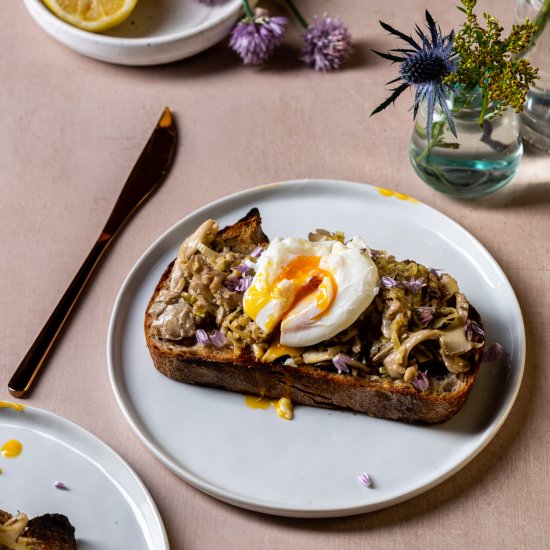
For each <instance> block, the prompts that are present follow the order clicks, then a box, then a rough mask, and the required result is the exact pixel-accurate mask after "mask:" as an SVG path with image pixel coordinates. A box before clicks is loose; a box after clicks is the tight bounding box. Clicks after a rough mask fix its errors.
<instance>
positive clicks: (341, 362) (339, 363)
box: [332, 353, 353, 374]
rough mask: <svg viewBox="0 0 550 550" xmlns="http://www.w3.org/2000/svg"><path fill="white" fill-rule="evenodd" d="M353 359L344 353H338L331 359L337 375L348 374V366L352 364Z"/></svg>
mask: <svg viewBox="0 0 550 550" xmlns="http://www.w3.org/2000/svg"><path fill="white" fill-rule="evenodd" d="M352 361H353V359H352V358H351V357H350V356H349V355H346V354H345V353H339V354H338V355H336V356H335V357H333V358H332V363H333V365H334V366H335V367H336V370H337V371H338V374H341V373H342V372H349V368H348V366H349V365H350V364H351V363H352Z"/></svg>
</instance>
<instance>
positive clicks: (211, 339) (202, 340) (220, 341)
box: [195, 328, 227, 348]
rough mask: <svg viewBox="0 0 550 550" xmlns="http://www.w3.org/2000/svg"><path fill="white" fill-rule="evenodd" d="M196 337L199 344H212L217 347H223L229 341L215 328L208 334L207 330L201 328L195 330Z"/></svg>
mask: <svg viewBox="0 0 550 550" xmlns="http://www.w3.org/2000/svg"><path fill="white" fill-rule="evenodd" d="M195 338H196V339H197V342H198V343H199V344H203V345H207V344H210V345H212V346H214V347H215V348H223V346H225V343H226V342H227V339H226V338H225V336H224V335H223V334H222V333H221V332H220V331H219V330H213V331H212V332H211V333H210V335H208V334H207V332H206V331H205V330H202V328H199V329H197V330H196V331H195Z"/></svg>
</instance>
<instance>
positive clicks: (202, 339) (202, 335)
mask: <svg viewBox="0 0 550 550" xmlns="http://www.w3.org/2000/svg"><path fill="white" fill-rule="evenodd" d="M195 338H196V339H197V343H199V344H208V342H209V341H210V339H209V338H208V334H206V331H205V330H202V328H199V329H197V330H196V331H195Z"/></svg>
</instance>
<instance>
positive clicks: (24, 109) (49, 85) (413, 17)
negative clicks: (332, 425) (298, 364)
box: [0, 0, 550, 550]
mask: <svg viewBox="0 0 550 550" xmlns="http://www.w3.org/2000/svg"><path fill="white" fill-rule="evenodd" d="M300 4H301V5H302V7H303V11H304V13H306V14H313V13H321V12H323V11H325V10H326V11H329V12H331V13H333V14H335V13H340V14H341V15H342V17H343V19H344V20H345V21H347V22H348V24H349V26H350V28H351V31H352V33H353V36H354V38H355V46H356V51H355V55H354V57H353V59H352V62H351V63H350V64H349V66H348V67H347V68H346V70H343V71H341V72H337V73H333V74H317V73H315V72H313V71H311V70H309V69H307V68H304V67H302V66H301V65H300V64H299V63H298V62H296V61H294V59H295V53H296V52H295V50H296V48H298V44H299V43H298V40H299V39H298V34H297V32H296V31H292V32H291V34H290V38H289V39H288V45H287V46H285V48H284V49H282V50H281V51H280V52H279V53H278V54H277V55H276V56H275V57H274V59H273V62H272V63H271V64H269V65H268V66H266V67H264V68H259V69H258V68H245V67H243V66H241V65H240V63H239V61H238V59H237V58H236V57H235V56H234V55H233V54H232V52H230V51H229V50H228V48H227V45H226V44H225V43H222V44H220V45H218V46H216V47H214V48H212V49H211V50H209V51H207V52H204V53H202V54H200V55H197V56H196V57H194V58H192V59H188V60H186V61H182V62H179V63H176V64H172V65H168V66H162V67H151V68H129V67H120V66H114V65H108V64H104V63H100V62H97V61H94V60H92V59H88V58H86V57H82V56H80V55H77V54H75V53H73V52H72V51H70V50H68V49H66V48H65V47H63V46H62V45H60V44H59V43H57V42H56V41H55V40H53V39H52V38H50V37H49V36H47V35H46V34H45V33H44V32H42V30H41V29H40V28H39V27H38V26H37V25H36V24H35V23H34V21H33V20H32V19H31V17H30V16H29V14H28V13H27V12H26V10H25V8H24V6H23V3H22V2H20V1H14V0H11V1H6V0H4V1H3V2H0V20H1V21H2V23H3V25H2V31H1V32H0V186H1V187H0V188H1V192H2V200H1V202H0V230H1V233H0V234H1V240H0V284H1V287H0V303H1V314H0V326H1V330H0V342H1V350H2V359H1V364H2V367H1V371H0V399H9V394H8V391H7V387H6V386H7V382H8V379H9V377H10V375H11V373H12V371H13V369H14V368H15V367H16V365H17V364H18V362H19V361H20V360H21V358H22V357H23V355H24V354H25V352H26V350H27V349H28V347H29V346H30V344H31V343H32V341H33V340H34V337H35V336H36V334H37V333H38V331H39V330H40V328H41V327H42V325H43V323H44V322H45V320H46V319H47V317H48V315H49V314H50V312H51V311H52V309H53V307H54V306H55V304H56V303H57V300H58V299H59V297H60V296H61V294H62V292H63V291H64V289H65V288H66V286H67V284H68V283H69V281H70V280H71V279H72V276H73V275H74V273H75V272H76V270H77V268H78V267H79V266H80V263H81V261H82V260H83V258H84V257H85V255H86V253H87V251H88V250H89V248H90V246H91V245H92V243H93V242H94V240H95V238H96V237H97V235H98V233H99V231H100V229H101V228H102V226H103V224H104V222H105V220H106V217H107V214H108V212H109V211H110V209H111V206H112V205H113V203H114V200H115V199H116V197H117V195H118V192H119V190H120V188H121V186H122V183H123V182H124V181H125V179H126V176H127V175H128V173H129V171H130V169H131V167H132V165H133V163H134V161H135V160H136V158H137V155H138V153H139V152H140V151H141V148H142V146H143V144H144V142H145V140H146V138H147V136H148V135H149V133H150V131H151V129H152V125H153V124H154V123H155V121H156V120H157V118H158V116H159V115H160V112H161V111H162V108H163V107H164V106H165V105H169V106H170V107H171V108H172V109H173V110H174V112H175V113H176V116H177V120H178V126H179V132H180V145H179V148H178V154H177V158H176V162H175V165H174V167H173V170H172V172H171V174H170V177H169V178H168V180H167V181H166V183H165V184H164V186H163V187H162V189H161V190H160V191H159V192H158V193H157V194H156V195H155V196H154V197H153V198H152V199H151V200H150V201H149V202H148V203H147V204H146V205H145V206H144V207H143V208H142V210H141V211H140V212H139V213H138V215H137V216H136V217H135V218H134V219H133V221H132V222H131V224H130V225H128V227H127V228H126V229H125V231H124V232H123V233H122V234H121V235H120V238H119V239H118V240H117V242H116V243H115V245H114V246H113V248H112V249H111V251H110V253H109V254H108V256H107V257H106V259H105V261H104V262H103V265H102V268H101V270H100V271H99V272H98V274H97V276H96V277H95V280H94V281H93V284H92V285H91V287H90V288H89V290H88V292H87V293H86V294H85V296H84V298H83V300H82V301H81V302H80V305H79V307H78V310H77V311H76V313H75V314H74V315H73V317H72V320H71V322H70V325H69V326H68V328H67V330H66V331H65V333H64V335H63V338H62V340H61V341H60V343H59V345H58V346H57V348H56V349H55V352H54V354H53V356H52V357H51V358H50V361H49V364H48V367H47V370H46V371H45V372H44V375H43V376H42V377H41V380H40V383H39V385H38V387H37V388H36V390H35V391H34V392H33V393H32V395H31V396H30V397H29V398H28V399H27V400H26V402H27V403H28V404H30V405H35V406H38V407H41V408H45V409H48V410H50V411H53V412H55V413H58V414H60V415H62V416H64V417H66V418H68V419H70V420H72V421H74V422H76V423H78V424H80V425H81V426H83V427H84V428H86V429H88V430H90V431H91V432H92V433H94V434H95V435H97V436H99V437H100V438H101V439H102V440H103V441H105V442H106V443H107V444H109V445H110V446H111V447H112V448H113V449H115V450H116V451H117V452H118V453H119V454H120V455H121V456H122V457H123V458H124V459H126V460H127V461H128V462H129V463H130V465H131V466H132V467H133V468H134V469H135V470H136V472H137V473H138V475H139V476H140V477H141V479H142V480H143V481H144V483H145V484H146V486H147V488H148V489H149V491H150V492H151V494H152V496H153V498H154V500H155V502H156V504H157V506H158V508H159V510H160V513H161V515H162V518H163V520H164V523H165V525H166V529H167V532H168V535H169V538H170V541H171V545H172V548H174V549H183V548H185V549H210V548H219V547H224V548H227V549H241V548H274V549H275V548H276V549H280V548H296V549H306V548H307V549H309V548H331V549H334V550H344V549H345V550H351V549H355V548H367V547H368V548H395V549H397V548H422V549H423V550H428V549H432V548H434V549H435V548H438V549H439V548H525V549H534V548H547V547H548V539H549V536H550V531H549V527H548V513H549V512H550V501H549V494H550V493H549V490H550V484H549V472H548V463H549V449H550V445H549V436H548V434H549V429H548V418H549V416H550V406H549V403H550V389H549V388H550V384H549V377H548V376H547V375H546V372H545V371H548V367H549V364H548V357H549V356H550V345H549V341H550V337H549V334H550V313H549V311H550V298H549V294H550V260H549V258H550V249H549V245H548V238H549V235H550V216H549V214H550V157H548V156H544V155H538V154H536V153H534V152H533V151H532V150H528V151H527V152H526V154H525V156H524V159H523V161H522V164H521V168H520V170H519V173H518V175H517V177H516V178H515V180H514V181H513V182H512V183H511V184H510V185H509V186H508V187H507V188H506V189H505V190H503V191H501V192H499V193H497V194H495V195H493V196H491V197H489V198H486V199H483V200H478V201H466V202H460V201H456V200H453V199H450V198H447V197H445V196H443V195H441V194H438V193H437V192H436V191H434V190H432V189H430V188H429V187H427V186H426V185H424V184H423V183H422V182H421V181H420V180H419V179H418V178H417V177H416V176H415V174H414V172H413V170H412V168H411V166H410V164H409V161H408V153H407V148H408V142H409V137H410V130H411V127H412V123H411V114H410V113H409V112H408V108H409V105H408V103H409V102H410V101H411V98H410V96H407V95H405V96H404V97H403V98H401V99H400V100H399V101H398V105H397V106H396V107H395V108H390V109H389V110H388V112H386V113H383V114H381V115H377V116H376V117H373V118H369V114H370V112H371V110H372V109H373V108H374V107H375V106H376V105H377V104H378V103H379V102H380V101H381V99H382V98H383V97H384V93H385V92H384V83H385V82H387V81H388V80H390V79H391V78H393V76H394V72H395V67H393V68H392V67H391V66H390V65H389V64H388V63H386V62H384V61H382V60H380V59H377V58H376V57H375V56H374V55H373V54H372V53H371V52H370V48H375V49H386V48H388V47H394V45H395V44H394V43H392V42H391V41H390V40H389V39H388V38H387V37H386V35H385V33H384V31H382V29H381V28H380V27H379V26H378V20H379V19H383V20H385V21H388V22H392V23H393V24H395V26H397V27H398V28H404V29H410V28H411V23H412V22H413V21H417V22H421V19H422V16H423V10H424V8H426V7H427V8H429V9H430V10H431V11H432V13H433V15H434V16H435V17H436V19H438V20H439V21H440V23H441V25H442V27H443V28H444V29H445V28H448V27H450V26H452V25H454V26H455V27H456V26H457V25H458V21H459V13H458V12H457V11H456V10H455V9H454V4H455V2H437V1H435V0H429V1H427V0H425V1H424V2H420V1H419V0H411V1H408V2H400V1H396V0H389V1H386V2H373V1H370V2H365V1H364V0H346V1H341V2H329V1H328V0H322V1H321V0H319V1H317V2H314V1H313V0H304V1H303V2H301V3H300ZM480 4H481V7H482V8H485V9H489V10H490V11H492V12H493V13H496V14H499V15H500V16H501V19H502V21H503V22H504V23H505V24H507V25H509V24H510V23H511V21H512V18H513V9H514V3H513V2H512V0H507V1H506V2H499V1H497V0H492V1H484V2H481V3H480ZM315 177H319V178H335V179H345V180H353V181H363V182H371V183H375V184H377V185H380V186H383V187H390V188H393V189H396V190H399V191H401V192H404V193H407V194H409V195H412V196H414V197H416V198H418V199H420V200H421V201H423V202H425V203H426V204H428V205H430V206H433V207H435V208H437V209H439V210H440V211H442V212H444V213H445V214H447V215H449V216H450V217H452V218H453V219H454V220H456V221H457V222H459V223H460V224H461V225H463V226H464V227H465V228H466V229H467V230H469V231H470V232H471V233H473V234H474V235H475V236H476V237H477V238H478V239H479V240H480V241H481V242H482V243H483V244H484V245H485V246H486V247H487V248H488V250H489V251H490V252H491V254H492V255H493V256H494V257H495V259H496V260H497V261H498V262H499V264H500V265H501V266H502V268H503V269H504V271H505V273H506V274H507V276H508V278H509V280H510V282H511V284H512V286H513V287H514V289H515V292H516V294H517V296H518V299H519V302H520V305H521V308H522V311H523V315H524V319H525V326H526V331H527V364H526V370H525V377H524V380H523V384H522V386H521V390H520V392H519V396H518V399H517V401H516V404H515V406H514V408H513V410H512V412H511V414H510V416H509V418H508V420H507V421H506V422H505V424H504V426H503V427H502V429H501V430H500V431H499V433H498V434H497V435H496V437H495V438H494V440H493V441H492V442H491V443H490V444H489V446H488V447H487V448H486V449H484V450H483V451H482V452H481V454H480V455H479V456H477V457H476V458H475V459H474V460H473V461H472V462H471V463H470V464H469V465H468V466H466V467H465V468H464V469H463V470H462V471H461V472H460V473H458V474H457V475H455V476H454V477H452V478H451V479H449V480H448V481H446V482H444V483H442V484H441V485H439V486H438V487H436V488H435V489H432V490H430V491H428V492H427V493H425V494H423V495H421V496H418V497H416V498H414V499H413V500H410V501H408V502H405V503H403V504H400V505H397V506H394V507H392V508H389V509H386V510H383V511H379V512H374V513H370V514H365V515H361V516H356V517H350V518H344V519H332V520H299V519H285V518H277V517H271V516H267V515H261V514H258V513H253V512H249V511H245V510H241V509H239V508H235V507H232V506H230V505H227V504H224V503H222V502H219V501H217V500H215V499H213V498H211V497H208V496H206V495H204V494H202V493H201V492H199V491H197V490H195V489H194V488H192V487H190V486H189V485H187V484H186V483H185V482H184V481H182V480H180V479H179V478H177V477H176V476H175V475H173V474H172V473H171V472H170V471H168V470H167V469H166V468H165V467H164V466H163V465H162V464H161V463H159V462H158V461H157V459H155V458H154V457H153V455H152V454H151V453H149V452H148V451H147V450H146V449H145V448H144V446H143V445H142V444H141V443H140V442H139V440H138V439H137V437H136V436H135V435H134V434H133V433H132V431H131V430H130V428H129V426H128V425H127V423H126V421H125V420H124V418H123V416H122V414H121V412H120V410H119V408H118V406H117V404H116V402H115V397H114V394H113V391H112V390H111V387H110V384H109V380H108V374H107V365H106V352H105V348H106V338H107V329H108V321H109V317H110V313H111V310H112V307H113V304H114V301H115V298H116V295H117V292H118V290H119V288H120V286H121V284H122V282H123V280H124V278H125V276H126V275H127V273H128V272H129V270H130V269H131V267H132V266H133V265H134V263H135V262H136V260H137V259H138V258H139V257H140V255H141V254H142V253H143V252H144V250H145V249H146V248H147V247H148V246H149V245H150V243H151V242H152V241H153V240H155V239H156V238H157V237H158V236H159V235H160V234H161V233H162V232H164V231H165V230H166V229H167V228H169V227H170V226H171V225H172V224H173V223H175V222H176V221H178V220H179V219H181V218H182V217H183V216H185V215H187V214H188V213H190V212H192V211H193V210H195V209H196V208H198V207H201V206H203V205H205V204H207V203H209V202H210V201H212V200H214V199H217V198H220V197H223V196H225V195H228V194H230V193H233V192H236V191H239V190H242V189H247V188H251V187H254V186H256V185H260V184H263V183H269V182H273V181H281V180H287V179H298V178H315ZM0 481H1V480H0Z"/></svg>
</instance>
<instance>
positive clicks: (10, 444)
mask: <svg viewBox="0 0 550 550" xmlns="http://www.w3.org/2000/svg"><path fill="white" fill-rule="evenodd" d="M22 450H23V445H22V444H21V442H20V441H17V439H10V440H9V441H6V442H5V443H4V445H2V448H1V449H0V453H1V454H2V456H3V457H4V458H15V457H16V456H19V455H20V454H21V451H22Z"/></svg>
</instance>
